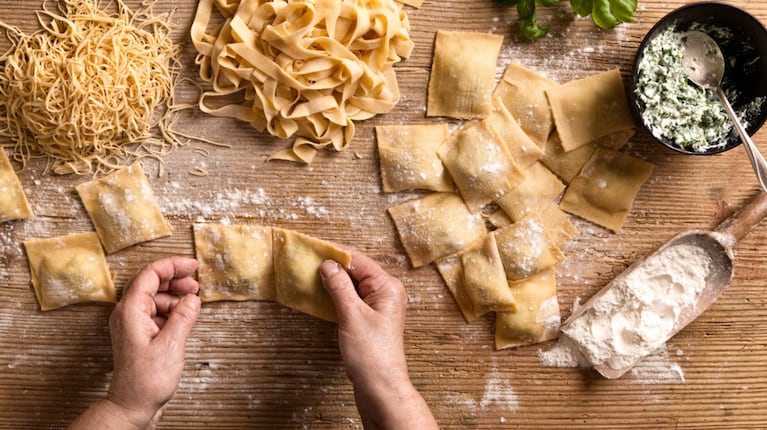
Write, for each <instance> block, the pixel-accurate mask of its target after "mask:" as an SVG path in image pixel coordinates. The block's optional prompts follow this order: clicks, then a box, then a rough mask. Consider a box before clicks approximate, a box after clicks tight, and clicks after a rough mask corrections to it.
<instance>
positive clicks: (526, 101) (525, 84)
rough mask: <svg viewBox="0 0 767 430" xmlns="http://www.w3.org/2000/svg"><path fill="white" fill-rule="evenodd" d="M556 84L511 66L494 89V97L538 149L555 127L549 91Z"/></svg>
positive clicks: (533, 73)
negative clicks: (547, 95) (548, 95)
mask: <svg viewBox="0 0 767 430" xmlns="http://www.w3.org/2000/svg"><path fill="white" fill-rule="evenodd" d="M557 85H558V84H557V83H556V82H554V81H552V80H550V79H548V78H547V77H545V76H543V75H541V74H539V73H536V72H534V71H532V70H530V69H527V68H525V67H522V66H520V65H519V64H514V63H511V64H509V66H508V67H507V68H506V71H505V72H504V73H503V77H502V78H501V81H500V82H499V83H498V86H497V87H496V88H495V93H494V94H495V96H496V97H499V98H500V100H501V101H502V102H503V104H504V106H506V108H507V109H508V110H509V113H511V115H512V116H513V117H514V118H515V119H516V120H517V122H519V125H520V127H522V130H524V131H525V133H527V135H528V136H529V137H530V139H532V140H533V141H534V142H535V143H536V144H538V146H543V144H544V143H545V142H546V140H547V139H548V138H549V135H550V134H551V131H552V130H553V128H554V119H553V117H552V116H551V106H549V99H548V98H547V97H546V91H547V90H549V89H552V88H555V87H556V86H557Z"/></svg>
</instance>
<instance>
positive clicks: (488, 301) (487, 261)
mask: <svg viewBox="0 0 767 430" xmlns="http://www.w3.org/2000/svg"><path fill="white" fill-rule="evenodd" d="M461 262H462V263H463V285H464V288H465V289H466V293H467V294H468V295H469V298H470V299H471V301H472V303H474V308H475V309H477V310H479V311H480V312H481V313H482V314H484V313H486V312H491V311H497V312H513V311H515V310H517V304H516V302H515V300H514V296H513V295H512V294H511V291H510V290H509V284H508V282H506V272H505V271H504V268H503V262H502V261H501V256H500V254H498V246H497V245H496V243H495V235H492V234H486V235H485V236H483V237H482V238H480V239H478V240H477V241H476V242H474V243H473V244H472V245H471V246H470V247H469V248H468V249H466V250H465V251H464V252H463V253H462V254H461Z"/></svg>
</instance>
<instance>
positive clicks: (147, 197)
mask: <svg viewBox="0 0 767 430" xmlns="http://www.w3.org/2000/svg"><path fill="white" fill-rule="evenodd" d="M76 189H77V193H78V194H79V195H80V199H81V200H82V202H83V204H84V205H85V210H86V211H87V212H88V215H90V217H91V220H92V221H93V225H94V227H95V228H96V233H98V236H99V238H100V239H101V242H102V243H103V245H104V249H106V251H107V253H109V254H111V253H113V252H116V251H119V250H121V249H124V248H127V247H129V246H131V245H135V244H137V243H141V242H147V241H150V240H153V239H157V238H160V237H164V236H169V235H170V234H171V233H172V232H173V231H172V229H171V226H170V224H169V223H168V221H166V220H165V217H164V216H163V214H162V212H161V211H160V206H159V205H158V203H157V199H156V197H155V195H154V192H153V191H152V187H151V186H150V185H149V181H148V180H147V177H146V175H145V174H144V171H143V170H142V168H141V164H140V163H138V162H137V163H134V164H132V165H131V166H128V167H125V168H123V169H120V170H118V171H116V172H114V173H111V174H109V175H107V176H104V177H103V178H100V179H96V180H93V181H88V182H85V183H82V184H80V185H78V186H77V187H76Z"/></svg>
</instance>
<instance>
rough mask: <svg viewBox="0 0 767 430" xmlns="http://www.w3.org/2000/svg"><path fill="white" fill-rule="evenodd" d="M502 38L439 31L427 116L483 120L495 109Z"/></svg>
mask: <svg viewBox="0 0 767 430" xmlns="http://www.w3.org/2000/svg"><path fill="white" fill-rule="evenodd" d="M502 44H503V36H499V35H496V34H490V33H473V32H457V31H444V30H438V31H437V36H436V39H435V41H434V59H433V61H432V66H431V74H430V76H429V94H428V100H427V105H426V116H446V117H451V118H458V119H472V118H484V117H486V116H488V115H489V114H490V110H491V109H492V100H491V98H492V93H493V87H494V86H495V67H496V64H497V62H498V54H499V53H500V51H501V45H502Z"/></svg>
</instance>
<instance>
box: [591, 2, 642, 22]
mask: <svg viewBox="0 0 767 430" xmlns="http://www.w3.org/2000/svg"><path fill="white" fill-rule="evenodd" d="M636 6H637V3H636V0H594V7H593V9H592V11H591V19H593V20H594V23H596V24H597V25H598V26H600V27H601V28H613V27H615V26H616V25H618V24H620V23H622V22H631V21H632V19H633V15H634V11H635V10H636Z"/></svg>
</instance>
